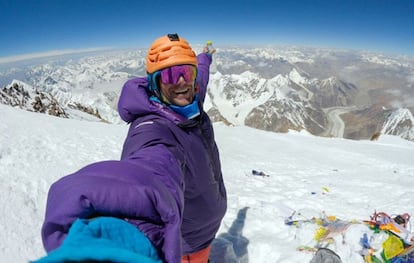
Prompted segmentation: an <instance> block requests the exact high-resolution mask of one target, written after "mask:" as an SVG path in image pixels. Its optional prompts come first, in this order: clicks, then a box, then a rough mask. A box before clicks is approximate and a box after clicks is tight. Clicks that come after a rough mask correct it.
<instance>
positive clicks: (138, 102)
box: [42, 53, 227, 262]
mask: <svg viewBox="0 0 414 263" xmlns="http://www.w3.org/2000/svg"><path fill="white" fill-rule="evenodd" d="M198 63H199V66H198V76H197V85H198V96H199V98H200V108H201V114H200V116H199V117H197V118H195V119H192V120H186V119H184V118H183V117H182V116H181V115H179V114H177V113H175V112H173V111H172V110H171V109H169V108H168V107H166V106H163V105H161V104H159V103H157V102H153V101H151V100H149V95H148V93H147V89H146V88H147V85H148V83H147V79H146V78H135V79H131V80H129V81H127V82H126V83H125V85H124V87H123V89H122V92H121V96H120V99H119V104H118V110H119V114H120V116H121V118H122V119H123V120H124V121H126V122H128V123H130V128H129V132H128V135H127V138H126V139H125V143H124V146H123V152H122V157H121V160H119V161H103V162H98V163H94V164H91V165H88V166H86V167H84V168H82V169H80V170H79V171H77V172H75V173H73V174H71V175H67V176H65V177H63V178H61V179H60V180H58V181H57V182H55V183H54V184H52V186H51V188H50V190H49V194H48V199H47V206H46V216H45V221H44V223H43V226H42V238H43V244H44V246H45V249H46V250H47V251H51V250H53V249H55V248H57V247H58V246H59V245H60V244H61V243H62V241H63V239H64V238H65V236H66V234H67V233H68V230H69V228H70V226H71V224H72V223H73V222H74V221H75V219H76V218H93V217H97V216H115V217H118V218H123V219H125V220H126V221H128V222H130V223H131V224H133V225H135V226H136V227H138V228H139V229H140V230H141V231H142V232H143V233H144V234H145V235H146V236H147V237H148V238H149V239H150V240H151V241H152V243H153V244H154V245H155V247H156V248H157V249H158V250H159V252H160V255H161V256H162V258H164V260H165V261H167V262H180V260H181V255H185V254H188V253H192V252H195V251H198V250H200V249H203V248H205V247H207V246H208V245H209V244H210V243H211V242H212V240H213V239H214V237H215V234H216V233H217V230H218V228H219V226H220V222H221V219H222V218H223V216H224V214H225V211H226V207H227V201H226V190H225V187H224V183H223V178H222V173H221V166H220V159H219V153H218V149H217V146H216V143H215V140H214V133H213V127H212V125H211V122H210V119H209V117H208V116H207V114H206V113H205V112H204V111H203V110H202V102H203V101H204V98H205V94H206V88H207V84H208V80H209V67H210V64H211V57H210V56H209V55H208V54H205V53H202V54H200V55H198Z"/></svg>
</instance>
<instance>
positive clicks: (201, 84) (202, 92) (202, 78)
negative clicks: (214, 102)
mask: <svg viewBox="0 0 414 263" xmlns="http://www.w3.org/2000/svg"><path fill="white" fill-rule="evenodd" d="M197 60H198V75H197V85H198V96H199V97H200V100H201V102H204V99H205V97H206V93H207V85H208V81H209V79H210V65H211V62H212V55H211V54H209V53H201V54H199V55H198V56H197Z"/></svg>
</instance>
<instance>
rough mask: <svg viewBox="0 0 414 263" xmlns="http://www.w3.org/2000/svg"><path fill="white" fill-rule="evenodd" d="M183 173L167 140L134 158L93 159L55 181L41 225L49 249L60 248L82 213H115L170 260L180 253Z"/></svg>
mask: <svg viewBox="0 0 414 263" xmlns="http://www.w3.org/2000/svg"><path fill="white" fill-rule="evenodd" d="M181 180H182V176H181V171H180V166H179V164H178V162H177V159H176V158H175V157H174V156H173V155H172V153H171V151H169V150H168V149H167V148H166V146H165V145H163V144H152V145H150V146H148V147H145V148H143V149H141V150H140V151H137V152H134V154H133V158H125V159H123V160H121V161H104V162H98V163H94V164H91V165H89V166H86V167H84V168H82V169H81V170H79V171H77V172H76V173H74V174H71V175H68V176H65V177H63V178H62V179H60V180H58V181H57V182H56V183H54V184H53V185H52V186H51V188H50V190H49V194H48V200H47V206H46V217H45V222H44V224H43V226H42V238H43V243H44V246H45V248H46V250H47V251H51V250H54V249H56V248H57V247H58V246H60V244H61V243H62V241H63V239H64V238H65V236H66V235H67V233H68V231H69V228H70V227H71V225H72V223H73V222H74V221H75V220H76V219H77V218H92V217H96V216H113V217H118V218H123V219H125V220H127V221H129V222H130V223H132V224H134V225H135V226H137V227H138V228H139V229H140V230H141V231H142V232H143V233H144V234H145V235H146V236H147V237H148V238H149V239H150V240H151V241H152V242H153V244H154V245H155V246H156V247H157V248H158V249H159V251H160V252H161V254H162V255H163V258H164V259H165V260H166V261H167V262H179V261H180V257H181V242H180V241H181V240H180V238H181V232H180V227H181V220H182V210H183V209H182V207H183V194H182V181H181Z"/></svg>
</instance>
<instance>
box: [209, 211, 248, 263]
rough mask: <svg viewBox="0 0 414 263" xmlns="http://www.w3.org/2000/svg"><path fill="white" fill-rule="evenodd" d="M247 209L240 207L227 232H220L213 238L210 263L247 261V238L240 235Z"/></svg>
mask: <svg viewBox="0 0 414 263" xmlns="http://www.w3.org/2000/svg"><path fill="white" fill-rule="evenodd" d="M247 209H249V207H245V208H243V209H240V210H239V212H238V213H237V218H236V220H234V222H233V224H232V225H231V227H230V228H229V230H228V232H227V233H222V234H220V235H219V236H218V237H217V238H216V239H214V241H213V243H212V247H211V254H210V262H211V263H247V262H249V255H248V252H247V245H248V244H249V240H248V239H247V238H246V237H244V236H243V235H242V232H243V227H244V223H245V221H246V214H247Z"/></svg>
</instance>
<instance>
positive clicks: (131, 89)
mask: <svg viewBox="0 0 414 263" xmlns="http://www.w3.org/2000/svg"><path fill="white" fill-rule="evenodd" d="M147 87H148V80H147V78H146V77H142V78H134V79H131V80H128V81H127V82H126V83H125V84H124V86H123V88H122V91H121V95H120V97H119V101H118V112H119V115H120V117H121V118H122V120H124V121H125V122H127V123H130V122H132V121H134V120H135V119H137V118H138V117H142V116H146V115H149V114H155V115H160V116H162V117H164V118H167V119H169V120H171V121H173V122H175V123H180V122H183V121H185V120H186V119H185V117H184V116H181V115H180V114H178V113H176V112H174V111H173V110H171V109H169V108H168V107H167V106H165V105H163V104H160V103H157V102H155V101H152V100H150V94H149V93H148V92H147Z"/></svg>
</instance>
